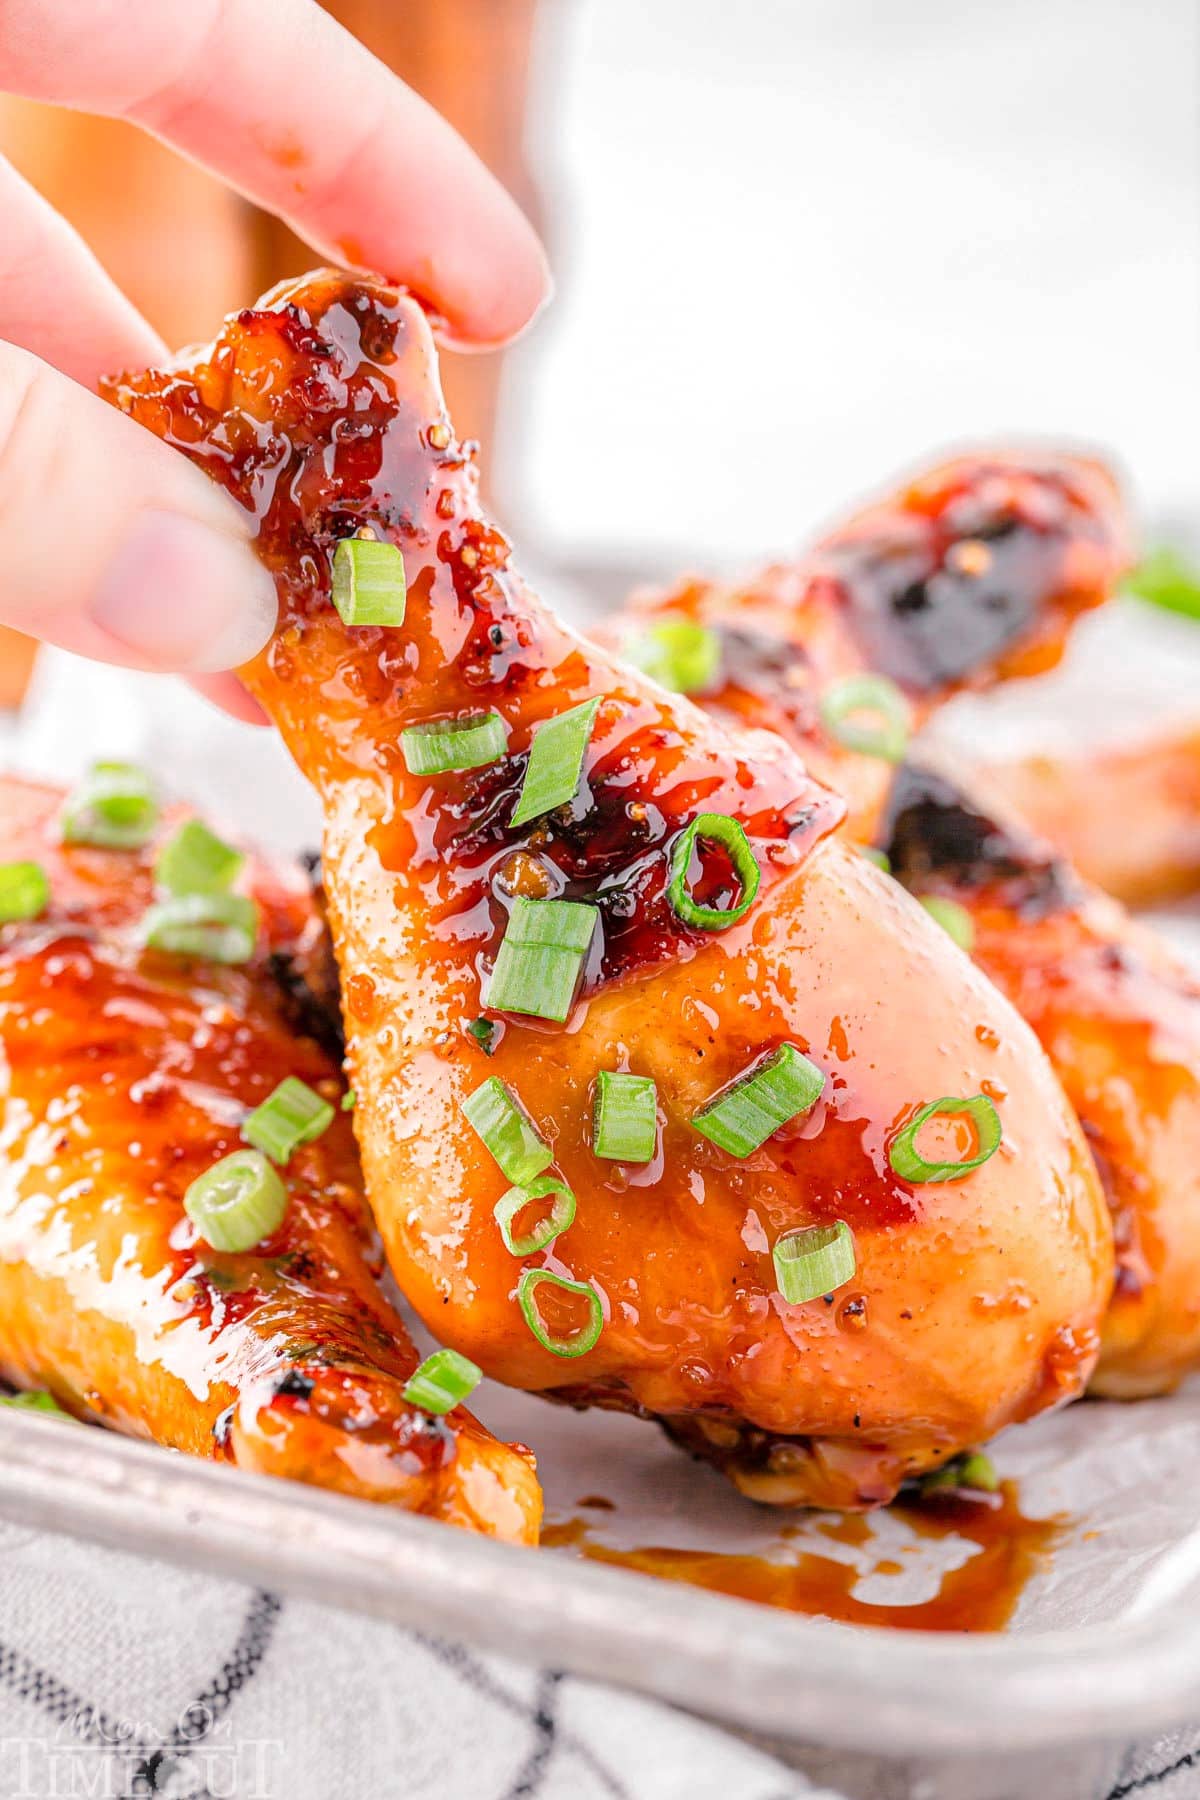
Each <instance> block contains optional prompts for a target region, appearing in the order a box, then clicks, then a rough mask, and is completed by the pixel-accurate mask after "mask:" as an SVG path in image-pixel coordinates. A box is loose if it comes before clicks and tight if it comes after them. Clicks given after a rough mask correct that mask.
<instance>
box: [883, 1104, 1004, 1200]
mask: <svg viewBox="0 0 1200 1800" xmlns="http://www.w3.org/2000/svg"><path fill="white" fill-rule="evenodd" d="M947 1113H949V1114H955V1113H968V1114H969V1115H970V1117H971V1119H972V1121H973V1123H974V1126H975V1134H976V1137H977V1138H978V1140H979V1149H978V1151H977V1152H976V1154H975V1155H974V1156H970V1157H968V1158H967V1159H966V1161H965V1162H939V1163H933V1162H927V1161H926V1159H925V1158H924V1157H923V1156H922V1155H921V1153H920V1151H919V1150H918V1149H917V1133H918V1132H919V1131H920V1129H921V1127H922V1125H923V1124H924V1123H925V1121H926V1119H932V1118H933V1117H934V1116H935V1115H938V1116H941V1115H943V1114H947ZM1003 1135H1004V1133H1003V1127H1002V1126H1001V1124H1000V1114H999V1113H998V1112H997V1111H996V1108H995V1107H994V1106H993V1105H992V1102H991V1101H990V1100H989V1099H988V1097H987V1095H986V1094H972V1095H971V1097H970V1099H968V1100H960V1099H958V1098H957V1097H956V1096H955V1095H953V1094H951V1095H948V1096H946V1097H944V1098H943V1099H941V1100H931V1101H930V1102H929V1104H928V1106H923V1107H922V1108H921V1110H920V1112H918V1113H917V1114H916V1116H915V1117H914V1118H912V1119H910V1120H909V1122H908V1124H907V1125H906V1126H905V1127H904V1130H903V1131H902V1132H900V1134H899V1136H898V1137H896V1138H895V1139H894V1140H893V1142H892V1145H891V1148H890V1149H889V1150H888V1161H889V1163H890V1164H891V1166H892V1169H893V1171H894V1172H895V1173H896V1174H897V1175H899V1177H900V1179H901V1180H902V1181H912V1182H916V1183H918V1184H920V1183H922V1182H926V1181H961V1180H962V1178H963V1176H964V1175H969V1174H970V1173H971V1171H972V1169H978V1168H979V1167H980V1165H981V1164H982V1163H985V1162H987V1160H988V1158H989V1157H990V1156H994V1155H995V1154H996V1151H997V1150H998V1149H999V1148H1000V1139H1001V1137H1002V1136H1003Z"/></svg>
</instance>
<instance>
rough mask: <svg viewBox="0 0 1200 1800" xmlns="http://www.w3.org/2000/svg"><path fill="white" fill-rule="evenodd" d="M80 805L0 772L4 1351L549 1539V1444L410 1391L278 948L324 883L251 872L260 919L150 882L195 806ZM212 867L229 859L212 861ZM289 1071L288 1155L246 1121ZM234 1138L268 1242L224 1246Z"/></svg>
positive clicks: (248, 1450) (183, 1446)
mask: <svg viewBox="0 0 1200 1800" xmlns="http://www.w3.org/2000/svg"><path fill="white" fill-rule="evenodd" d="M110 773H111V770H110ZM109 785H110V787H111V781H110V784H109ZM126 798H128V796H126ZM81 804H84V803H82V802H81ZM103 804H104V805H107V806H109V807H110V808H111V806H112V804H113V799H112V795H111V793H110V794H109V795H108V797H107V799H106V800H105V801H104V802H103ZM85 810H86V807H85ZM75 816H77V815H75V814H72V812H71V810H70V808H68V810H67V812H64V809H63V803H62V796H61V795H60V794H58V793H57V792H55V791H53V790H51V789H49V788H44V787H40V786H33V785H31V784H27V783H23V782H17V781H8V782H5V783H3V784H0V820H2V822H3V834H4V844H5V858H6V861H5V865H4V868H3V870H0V897H2V900H3V909H4V917H5V918H6V919H7V920H8V921H9V922H8V923H6V924H4V925H3V926H2V927H0V1057H2V1066H3V1101H2V1108H3V1110H2V1114H0V1121H2V1122H0V1131H2V1134H3V1155H2V1158H0V1373H2V1374H3V1376H4V1377H5V1379H7V1380H9V1381H10V1382H12V1383H14V1384H15V1385H17V1386H19V1387H22V1388H28V1387H37V1388H44V1389H48V1390H49V1391H50V1392H51V1393H52V1394H53V1395H54V1397H55V1398H56V1399H57V1401H58V1402H59V1403H60V1404H61V1405H62V1406H64V1407H65V1408H67V1409H68V1410H70V1411H71V1412H74V1413H76V1414H78V1415H80V1416H89V1415H90V1416H93V1417H96V1418H98V1419H102V1420H103V1421H105V1422H106V1423H107V1424H109V1425H112V1426H114V1427H116V1428H117V1429H118V1430H121V1431H125V1432H129V1433H131V1434H133V1435H135V1436H139V1437H150V1438H154V1439H155V1440H157V1442H159V1443H161V1444H167V1445H169V1446H171V1447H172V1448H174V1449H178V1450H186V1451H188V1452H190V1453H191V1454H193V1455H196V1456H207V1457H215V1458H218V1459H221V1460H226V1461H229V1462H233V1463H236V1464H237V1465H238V1466H239V1467H240V1468H249V1469H255V1470H258V1471H260V1472H263V1473H270V1474H275V1475H285V1476H290V1477H292V1478H293V1479H295V1480H299V1481H306V1482H311V1483H313V1484H315V1485H316V1486H319V1487H327V1488H334V1489H337V1490H339V1491H340V1492H342V1493H346V1494H355V1495H359V1496H362V1497H364V1498H369V1499H373V1500H379V1501H384V1502H388V1503H391V1504H393V1505H396V1506H402V1507H405V1508H407V1509H409V1510H411V1511H415V1512H423V1513H428V1514H432V1515H433V1516H435V1517H438V1518H442V1519H447V1520H452V1521H453V1522H455V1523H456V1524H459V1525H464V1526H467V1527H469V1528H471V1529H473V1530H477V1531H483V1532H487V1533H491V1534H494V1535H496V1536H499V1537H505V1538H511V1539H516V1540H520V1541H530V1542H533V1541H536V1538H537V1532H538V1524H539V1516H540V1511H541V1502H540V1493H539V1490H538V1485H537V1481H536V1477H535V1475H534V1472H533V1466H532V1460H531V1459H530V1458H529V1457H528V1456H527V1455H526V1454H525V1453H523V1452H522V1451H521V1450H519V1449H518V1448H515V1447H513V1446H509V1445H504V1444H500V1443H497V1442H496V1441H495V1440H494V1439H493V1438H491V1437H490V1436H489V1435H488V1433H487V1432H486V1431H485V1430H484V1429H483V1427H482V1426H481V1425H479V1424H478V1423H477V1422H476V1421H475V1419H473V1418H472V1417H471V1415H470V1414H469V1413H467V1412H466V1411H464V1410H463V1409H462V1408H461V1407H455V1408H453V1409H452V1410H449V1411H447V1412H445V1413H444V1414H443V1415H441V1416H439V1415H438V1413H437V1409H436V1406H434V1407H433V1408H431V1409H430V1410H424V1409H422V1407H420V1406H417V1405H414V1404H413V1403H412V1402H411V1401H409V1400H408V1399H406V1398H405V1393H404V1390H405V1387H406V1384H407V1383H408V1381H409V1379H410V1377H411V1376H412V1375H413V1372H414V1370H415V1369H416V1366H417V1355H416V1351H415V1350H414V1348H413V1345H412V1344H411V1342H410V1340H409V1338H408V1335H407V1333H406V1331H405V1329H404V1326H403V1324H402V1323H401V1321H400V1320H399V1319H398V1317H397V1316H396V1314H395V1312H394V1311H393V1310H392V1308H391V1306H390V1305H389V1304H388V1303H387V1301H386V1300H385V1299H384V1298H383V1296H382V1295H381V1293H380V1292H379V1290H378V1288H377V1286H376V1276H377V1274H378V1272H379V1264H380V1258H379V1254H378V1251H377V1247H376V1245H377V1240H376V1234H375V1232H374V1228H373V1225H372V1222H371V1219H370V1216H369V1214H368V1212H367V1209H366V1206H365V1203H364V1200H363V1197H362V1177H361V1173H360V1170H359V1167H358V1161H357V1156H356V1153H355V1146H354V1142H353V1136H352V1130H351V1124H350V1119H349V1115H348V1114H347V1113H346V1112H344V1111H341V1110H339V1107H338V1102H339V1101H340V1099H341V1096H342V1093H343V1088H344V1084H343V1082H342V1079H341V1076H340V1072H339V1069H338V1065H337V1062H336V1061H335V1060H333V1059H331V1057H330V1056H329V1055H328V1054H327V1053H326V1051H325V1050H324V1049H322V1048H321V1047H320V1045H319V1044H318V1043H317V1042H316V1041H315V1040H314V1039H313V1038H312V1037H310V1036H307V1035H305V1034H304V1033H303V1032H301V1031H299V1030H298V1029H297V1022H296V1015H295V1008H294V1007H293V1005H292V1004H291V1003H290V1002H289V1001H288V999H287V998H286V996H285V992H284V989H283V988H282V987H281V986H280V984H279V982H278V981H277V979H276V975H275V974H274V973H273V972H272V970H273V967H275V966H277V965H278V964H279V963H281V962H286V963H287V964H288V965H289V966H290V965H291V964H293V963H296V962H299V963H300V964H301V965H302V964H303V961H304V959H305V957H306V956H307V955H308V954H309V953H310V952H311V948H312V939H313V936H314V930H315V928H316V926H317V924H318V923H319V922H318V921H316V920H315V915H314V913H313V908H312V902H311V899H310V897H309V896H308V893H307V890H306V888H305V887H304V885H303V884H302V883H301V882H300V880H299V878H298V877H297V878H295V879H294V880H293V881H292V882H291V883H290V884H289V882H288V881H287V880H286V879H285V878H284V877H282V876H280V875H276V874H272V873H271V872H270V871H267V870H265V869H261V868H259V869H254V870H252V871H251V891H252V894H253V897H254V900H255V901H256V902H257V918H256V917H255V912H254V907H253V905H252V903H251V899H250V898H249V897H245V898H239V897H237V896H235V895H232V894H230V895H226V896H224V898H223V900H222V901H221V902H220V903H219V904H217V905H215V906H211V905H209V904H208V903H207V902H204V903H201V904H200V906H199V909H198V910H199V918H198V916H197V911H196V905H195V897H193V900H192V901H190V902H188V901H185V902H183V903H182V905H180V904H177V903H176V902H174V901H172V900H171V899H170V898H169V897H168V898H166V899H164V898H163V893H162V889H161V885H160V888H159V897H158V898H157V899H156V897H155V868H156V860H157V858H158V857H159V856H160V854H161V852H162V850H163V846H164V844H165V843H167V842H171V841H173V832H174V829H175V825H177V823H178V821H176V822H175V824H168V826H166V827H158V828H157V830H156V834H155V837H153V838H152V839H150V841H148V842H146V843H144V844H143V845H142V846H141V847H139V848H98V847H96V836H97V834H96V832H95V828H94V825H93V826H91V827H89V828H88V830H82V829H81V830H80V831H79V833H78V835H80V836H81V837H82V838H83V839H84V840H85V841H82V842H74V841H72V842H64V841H63V832H64V819H67V818H70V817H75ZM72 829H73V828H72V827H71V826H67V827H66V830H67V835H68V836H70V835H71V834H72ZM125 829H127V827H126V826H123V825H121V823H120V821H118V823H117V826H116V831H117V833H118V835H120V833H121V832H122V831H124V830H125ZM151 829H154V827H153V821H151ZM99 835H103V833H100V834H99ZM204 843H208V844H209V848H210V849H212V846H214V845H215V846H216V849H215V852H214V854H215V855H216V856H217V857H218V858H219V857H220V855H221V853H222V852H223V853H224V856H225V857H226V859H227V864H226V866H227V868H229V867H231V866H233V865H234V863H235V859H234V858H233V854H232V852H229V851H228V850H226V849H225V847H224V846H222V845H220V842H219V840H216V839H212V840H211V842H210V841H209V840H208V839H207V838H204V839H203V840H202V844H204ZM184 844H186V845H187V848H188V849H192V848H194V846H193V845H191V844H190V843H188V840H186V839H185V840H184ZM172 856H173V857H174V859H175V860H174V867H175V868H176V869H177V870H178V869H179V868H180V867H181V846H180V844H179V843H176V847H175V849H174V851H173V852H172ZM167 866H168V865H167V864H166V863H163V862H158V863H157V867H158V870H159V874H160V876H161V874H162V872H163V871H164V870H165V869H166V868H167ZM212 879H213V865H212V863H211V861H210V863H209V864H208V865H207V866H206V867H204V868H202V870H201V875H200V877H199V878H197V880H196V882H195V884H194V885H197V886H204V885H205V883H206V882H209V883H211V881H212ZM206 914H208V915H212V916H211V917H210V918H209V921H208V923H207V924H205V923H203V922H202V920H203V917H204V915H206ZM222 920H223V921H224V923H222V922H221V921H222ZM197 931H199V932H200V934H201V939H200V940H197V939H195V937H194V935H193V934H194V933H195V932H197ZM172 933H174V934H175V935H174V936H172ZM209 933H211V934H212V935H211V936H210V935H208V934H209ZM239 934H240V936H239ZM201 942H203V947H204V948H206V949H208V950H209V951H210V952H211V954H210V955H200V954H197V952H198V951H199V949H200V948H201ZM214 956H215V957H216V958H219V959H221V960H214V959H213V957H214ZM288 1078H291V1079H292V1081H293V1082H301V1083H303V1084H305V1085H304V1089H303V1090H299V1089H295V1088H293V1089H292V1092H293V1093H296V1092H300V1093H301V1094H302V1095H304V1094H306V1095H307V1096H308V1103H309V1105H310V1108H311V1111H312V1113H313V1114H315V1115H316V1116H315V1117H310V1118H309V1121H308V1129H309V1130H310V1131H311V1130H316V1129H318V1128H319V1135H317V1136H313V1137H312V1138H311V1141H304V1142H301V1143H300V1144H299V1146H298V1147H296V1148H294V1149H291V1151H290V1154H289V1150H288V1145H287V1144H286V1143H280V1142H278V1141H277V1140H276V1141H273V1142H272V1145H271V1147H272V1149H273V1152H274V1154H275V1156H276V1157H277V1158H278V1159H279V1161H280V1163H281V1164H282V1166H280V1167H278V1168H276V1167H275V1166H274V1164H273V1163H268V1162H267V1159H266V1158H265V1157H263V1155H262V1153H261V1152H255V1151H252V1150H250V1149H249V1147H248V1146H247V1144H246V1143H244V1142H243V1138H242V1131H243V1128H245V1129H246V1130H247V1131H248V1132H252V1131H253V1128H252V1127H251V1126H250V1124H249V1123H248V1122H247V1115H248V1113H249V1112H250V1110H251V1109H252V1108H257V1107H258V1106H260V1104H261V1103H262V1102H264V1101H266V1100H267V1099H268V1096H270V1095H271V1094H272V1092H273V1090H275V1088H276V1087H277V1086H278V1084H279V1083H280V1082H282V1081H284V1080H285V1079H288ZM274 1112H275V1109H272V1118H273V1117H274ZM270 1122H271V1121H270V1120H268V1124H269V1123H270ZM284 1123H286V1121H284ZM275 1128H276V1130H278V1128H279V1121H278V1120H275ZM234 1154H238V1155H239V1157H240V1161H239V1165H238V1166H239V1167H241V1168H242V1169H243V1170H244V1169H245V1168H246V1167H247V1166H248V1167H249V1169H250V1171H251V1173H252V1174H253V1175H254V1176H255V1182H254V1184H253V1185H254V1187H255V1188H256V1191H257V1192H258V1198H259V1201H260V1203H261V1202H263V1200H264V1196H265V1200H266V1202H268V1203H269V1202H270V1200H271V1198H272V1196H273V1197H274V1200H275V1202H277V1206H276V1210H275V1214H274V1216H273V1217H271V1218H265V1217H260V1218H259V1219H258V1222H257V1224H255V1225H253V1226H252V1228H251V1229H250V1230H249V1231H248V1232H247V1233H246V1235H248V1236H249V1237H250V1238H251V1239H252V1240H254V1239H255V1238H256V1237H257V1241H252V1243H251V1245H250V1247H248V1248H245V1247H243V1245H242V1242H241V1241H240V1240H239V1242H238V1243H237V1244H235V1245H234V1247H232V1248H230V1247H226V1248H224V1249H215V1248H213V1247H211V1240H215V1241H219V1242H223V1243H226V1245H227V1246H228V1244H229V1241H230V1236H231V1234H232V1233H233V1232H234V1231H235V1229H236V1230H238V1231H240V1230H241V1229H242V1223H243V1222H244V1215H243V1219H242V1220H235V1219H234V1218H233V1217H232V1211H233V1210H235V1209H226V1210H222V1205H221V1204H220V1203H221V1201H222V1198H223V1197H224V1198H225V1199H229V1200H232V1199H233V1198H234V1197H235V1195H234V1190H232V1189H228V1188H227V1189H226V1190H224V1196H223V1195H222V1193H221V1192H216V1193H215V1195H214V1189H213V1183H212V1180H211V1178H208V1179H206V1172H208V1171H211V1170H213V1168H214V1166H215V1165H217V1164H218V1163H223V1162H224V1159H225V1158H227V1157H229V1156H231V1155H234ZM246 1159H248V1163H247V1160H246ZM206 1191H207V1193H208V1194H209V1195H210V1197H211V1198H214V1199H215V1203H216V1204H215V1211H214V1212H212V1213H210V1214H207V1215H205V1214H201V1213H199V1212H198V1211H197V1210H196V1207H197V1205H198V1202H197V1201H196V1200H195V1196H196V1194H197V1193H200V1194H201V1195H203V1194H204V1193H205V1192H206ZM185 1195H187V1196H189V1199H188V1205H187V1208H186V1209H185V1204H184V1200H185ZM244 1199H245V1194H244V1193H242V1194H241V1198H240V1199H239V1201H238V1204H239V1206H240V1205H241V1204H242V1202H243V1201H244ZM205 1232H207V1233H208V1234H209V1237H208V1238H206V1236H205V1235H204V1233H205Z"/></svg>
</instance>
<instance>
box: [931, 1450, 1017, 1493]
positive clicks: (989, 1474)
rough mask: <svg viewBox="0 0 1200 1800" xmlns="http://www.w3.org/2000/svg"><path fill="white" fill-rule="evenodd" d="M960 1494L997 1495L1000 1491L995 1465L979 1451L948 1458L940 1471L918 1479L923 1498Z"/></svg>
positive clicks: (933, 1471)
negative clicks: (934, 1495) (925, 1495)
mask: <svg viewBox="0 0 1200 1800" xmlns="http://www.w3.org/2000/svg"><path fill="white" fill-rule="evenodd" d="M964 1491H968V1492H970V1491H974V1492H975V1493H981V1494H998V1493H999V1491H1000V1477H999V1475H998V1474H997V1472H996V1465H995V1463H994V1462H993V1461H992V1459H991V1457H990V1456H985V1455H984V1453H983V1451H982V1450H968V1451H964V1453H963V1454H962V1455H961V1456H955V1457H952V1458H951V1460H950V1461H949V1462H948V1463H943V1465H942V1467H941V1468H940V1469H934V1470H932V1471H931V1473H930V1474H928V1475H922V1477H921V1492H922V1493H923V1494H938V1493H955V1494H957V1493H962V1492H964Z"/></svg>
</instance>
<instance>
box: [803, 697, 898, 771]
mask: <svg viewBox="0 0 1200 1800" xmlns="http://www.w3.org/2000/svg"><path fill="white" fill-rule="evenodd" d="M861 713H868V714H873V715H874V720H873V721H872V720H871V719H862V718H858V717H856V715H858V714H861ZM821 723H822V724H823V725H824V727H825V729H826V731H827V732H828V733H829V735H830V737H831V738H833V739H834V740H835V742H836V743H839V744H841V746H842V748H843V749H844V750H857V751H858V752H859V753H860V754H861V755H863V756H878V757H879V758H881V760H882V761H884V762H892V763H896V762H901V761H902V760H903V757H904V752H905V750H906V749H907V747H908V733H909V725H910V715H909V710H908V702H907V701H906V700H905V698H904V695H903V694H902V693H901V692H900V689H899V688H898V687H897V686H896V684H895V682H894V681H889V680H888V678H887V676H886V675H847V676H845V677H844V678H843V679H842V680H841V681H835V682H833V683H832V685H831V686H829V687H827V688H826V689H825V692H824V693H823V694H822V696H821Z"/></svg>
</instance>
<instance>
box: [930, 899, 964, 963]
mask: <svg viewBox="0 0 1200 1800" xmlns="http://www.w3.org/2000/svg"><path fill="white" fill-rule="evenodd" d="M921 905H922V906H923V907H924V908H925V911H926V912H927V913H928V914H929V916H930V918H931V919H936V920H937V922H938V924H939V925H940V926H941V928H942V930H943V931H944V932H945V933H946V935H947V937H951V938H953V939H954V942H955V943H956V944H957V945H958V947H959V949H960V950H966V951H968V952H969V951H970V949H971V946H972V944H973V943H974V942H975V922H974V920H973V919H972V917H971V915H970V913H969V912H968V911H967V909H966V907H965V906H960V905H959V903H958V901H957V900H950V899H948V898H947V897H946V895H945V894H924V895H922V898H921Z"/></svg>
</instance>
